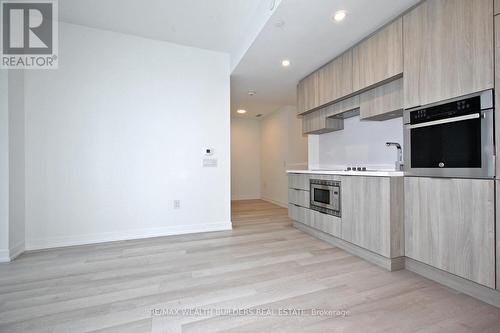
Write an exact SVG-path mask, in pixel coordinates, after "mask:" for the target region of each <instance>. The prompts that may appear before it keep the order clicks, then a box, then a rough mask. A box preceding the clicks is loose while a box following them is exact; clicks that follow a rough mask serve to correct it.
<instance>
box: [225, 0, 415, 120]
mask: <svg viewBox="0 0 500 333" xmlns="http://www.w3.org/2000/svg"><path fill="white" fill-rule="evenodd" d="M418 2H419V0H377V1H374V0H283V1H282V2H281V4H280V5H279V7H278V8H277V9H276V11H275V12H274V13H273V14H272V16H271V18H270V19H269V20H268V21H267V23H266V24H265V25H264V27H263V29H262V30H261V32H260V34H259V35H258V37H257V38H256V39H255V40H254V42H253V44H252V45H251V46H250V48H249V49H248V51H247V52H246V54H245V55H244V56H243V58H242V59H241V61H240V62H239V64H238V65H237V66H236V68H235V70H234V71H233V74H232V76H231V114H232V115H236V110H237V109H239V108H242V109H245V110H247V111H248V112H247V114H245V117H255V115H257V114H259V113H260V114H263V115H266V114H268V113H270V112H272V111H274V110H276V109H278V108H279V107H282V106H284V105H295V104H296V97H295V96H296V84H297V82H298V81H299V80H300V79H301V78H303V77H304V76H306V75H307V74H309V73H311V72H312V71H313V70H315V69H316V68H318V67H320V66H322V65H323V64H325V63H327V62H328V61H329V60H331V59H333V58H334V57H336V56H337V55H339V54H340V53H342V52H343V51H345V50H347V49H348V48H349V47H351V46H352V45H354V44H356V43H357V42H358V41H360V40H361V39H363V38H364V37H366V36H368V35H370V34H371V33H372V32H374V31H375V30H376V29H377V28H379V27H381V26H383V25H384V24H385V23H387V22H389V21H391V20H392V19H394V18H395V17H397V16H399V15H400V14H401V13H402V12H404V11H405V10H407V9H409V8H410V7H412V6H413V5H415V4H416V3H418ZM340 9H343V10H346V11H347V12H348V14H347V17H346V19H345V20H344V21H342V22H341V23H335V22H333V21H332V20H331V18H330V16H331V14H332V13H334V12H335V11H337V10H340ZM280 21H281V22H284V25H283V27H281V28H280V27H276V23H277V22H280ZM282 59H289V60H290V61H291V66H290V67H288V68H284V67H282V66H281V61H282ZM248 90H255V91H256V92H257V95H255V96H253V97H250V96H249V95H248Z"/></svg>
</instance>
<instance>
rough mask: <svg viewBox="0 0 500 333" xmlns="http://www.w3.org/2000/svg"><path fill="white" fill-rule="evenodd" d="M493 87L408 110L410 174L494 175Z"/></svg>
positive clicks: (406, 128) (472, 176) (408, 162)
mask: <svg viewBox="0 0 500 333" xmlns="http://www.w3.org/2000/svg"><path fill="white" fill-rule="evenodd" d="M493 111H494V110H493V91H492V90H487V91H484V92H481V93H477V94H473V95H469V96H466V97H462V98H457V99H453V100H449V101H446V102H443V103H436V104H432V105H429V106H425V107H421V108H416V109H411V110H405V113H404V124H405V125H404V127H405V129H404V141H405V166H406V174H407V175H409V176H429V177H457V178H462V177H463V178H493V177H494V176H495V156H494V154H495V153H494V149H495V146H494V134H493V123H494V112H493Z"/></svg>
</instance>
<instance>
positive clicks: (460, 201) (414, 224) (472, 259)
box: [405, 177, 495, 288]
mask: <svg viewBox="0 0 500 333" xmlns="http://www.w3.org/2000/svg"><path fill="white" fill-rule="evenodd" d="M494 198H495V197H494V181H493V180H480V179H443V178H411V177H408V178H406V179H405V255H406V256H407V257H409V258H412V259H415V260H418V261H421V262H423V263H426V264H428V265H431V266H434V267H436V268H439V269H442V270H444V271H447V272H450V273H452V274H455V275H458V276H461V277H463V278H465V279H468V280H472V281H475V282H477V283H480V284H483V285H485V286H487V287H490V288H495V235H494V223H495V215H494V214H495V202H494V200H495V199H494Z"/></svg>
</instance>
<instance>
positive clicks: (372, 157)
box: [309, 117, 404, 170]
mask: <svg viewBox="0 0 500 333" xmlns="http://www.w3.org/2000/svg"><path fill="white" fill-rule="evenodd" d="M312 137H313V138H311V140H310V142H311V145H313V147H310V148H309V150H310V154H311V156H310V157H309V160H310V164H311V168H324V169H336V168H344V167H346V166H367V167H371V168H377V169H391V170H394V167H395V166H394V162H395V161H396V149H395V148H394V147H386V146H385V143H386V142H388V141H394V142H399V143H400V144H401V146H403V120H402V118H396V119H391V120H386V121H360V120H359V117H353V118H348V119H346V120H345V121H344V130H342V131H337V132H332V133H326V134H322V135H319V136H312ZM314 145H317V146H314ZM403 148H404V147H403Z"/></svg>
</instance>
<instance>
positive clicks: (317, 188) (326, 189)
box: [309, 179, 341, 217]
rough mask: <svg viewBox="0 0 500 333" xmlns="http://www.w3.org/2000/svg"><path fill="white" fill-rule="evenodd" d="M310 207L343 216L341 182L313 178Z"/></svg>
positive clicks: (311, 181)
mask: <svg viewBox="0 0 500 333" xmlns="http://www.w3.org/2000/svg"><path fill="white" fill-rule="evenodd" d="M309 182H310V187H311V188H310V190H311V192H310V198H311V199H310V208H311V209H313V210H316V211H319V212H321V213H325V214H329V215H334V216H338V217H341V211H340V182H339V181H334V180H324V179H311V180H310V181H309Z"/></svg>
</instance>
